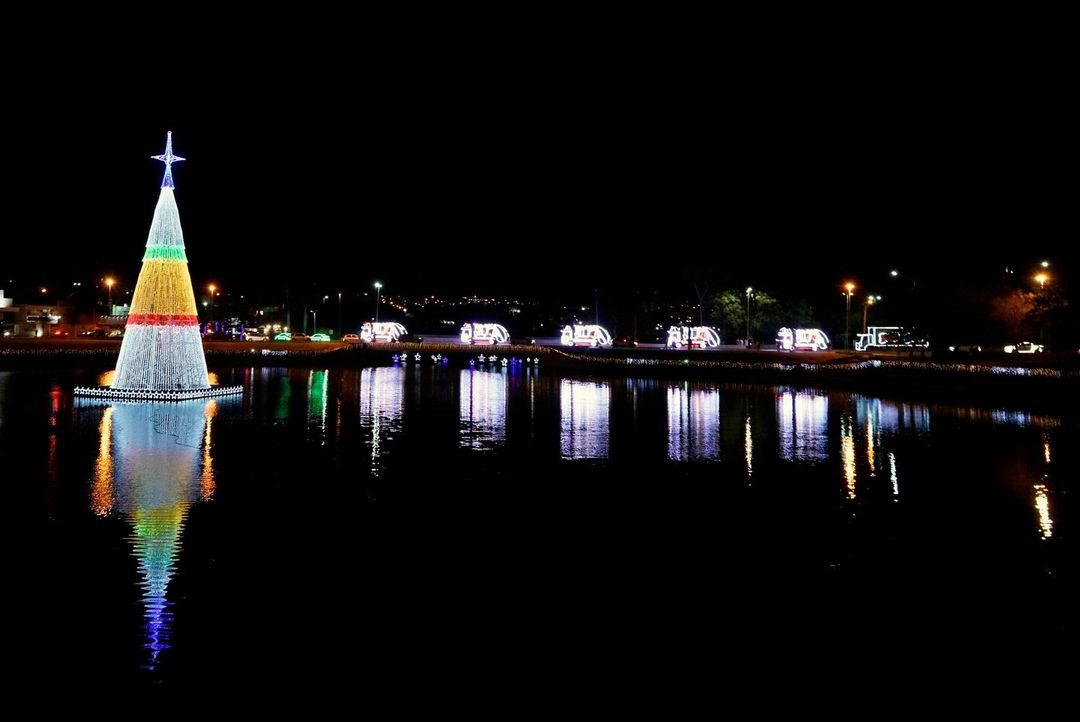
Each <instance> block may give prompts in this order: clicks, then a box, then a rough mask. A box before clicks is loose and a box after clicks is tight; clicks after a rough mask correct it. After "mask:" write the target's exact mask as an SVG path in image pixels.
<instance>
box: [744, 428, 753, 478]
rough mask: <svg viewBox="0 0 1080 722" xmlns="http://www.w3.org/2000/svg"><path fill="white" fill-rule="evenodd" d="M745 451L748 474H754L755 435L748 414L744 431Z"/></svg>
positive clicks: (749, 475) (750, 475)
mask: <svg viewBox="0 0 1080 722" xmlns="http://www.w3.org/2000/svg"><path fill="white" fill-rule="evenodd" d="M743 451H744V452H745V455H746V476H747V477H748V478H749V477H752V476H753V475H754V436H753V434H752V432H751V428H750V415H749V414H747V416H746V425H745V429H744V431H743Z"/></svg>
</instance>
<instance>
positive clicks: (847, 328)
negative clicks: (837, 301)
mask: <svg viewBox="0 0 1080 722" xmlns="http://www.w3.org/2000/svg"><path fill="white" fill-rule="evenodd" d="M844 288H846V289H847V293H845V294H844V295H845V296H846V297H847V299H846V304H847V310H846V312H845V314H844V348H846V349H847V350H849V351H850V350H851V292H852V291H854V290H855V284H854V283H846V284H844Z"/></svg>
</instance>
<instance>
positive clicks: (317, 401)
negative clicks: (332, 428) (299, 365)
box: [308, 369, 328, 443]
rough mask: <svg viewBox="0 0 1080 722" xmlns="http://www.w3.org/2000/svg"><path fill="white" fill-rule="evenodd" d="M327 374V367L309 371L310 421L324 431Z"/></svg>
mask: <svg viewBox="0 0 1080 722" xmlns="http://www.w3.org/2000/svg"><path fill="white" fill-rule="evenodd" d="M327 374H328V372H327V371H326V370H325V369H324V370H321V371H309V372H308V421H309V422H313V423H314V424H315V425H317V426H318V427H319V430H320V431H323V432H325V431H326V401H327V392H326V377H327ZM324 443H325V442H324Z"/></svg>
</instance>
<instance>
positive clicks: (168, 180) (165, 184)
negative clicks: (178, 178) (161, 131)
mask: <svg viewBox="0 0 1080 722" xmlns="http://www.w3.org/2000/svg"><path fill="white" fill-rule="evenodd" d="M150 157H151V158H153V159H154V160H160V161H161V162H162V163H164V164H165V177H164V178H162V179H161V187H162V188H175V187H176V186H174V185H173V179H172V164H173V163H179V162H180V161H182V160H185V159H184V158H181V157H180V156H178V155H173V152H172V131H171V130H170V131H169V132H168V135H166V137H165V153H164V154H163V155H152V156H150Z"/></svg>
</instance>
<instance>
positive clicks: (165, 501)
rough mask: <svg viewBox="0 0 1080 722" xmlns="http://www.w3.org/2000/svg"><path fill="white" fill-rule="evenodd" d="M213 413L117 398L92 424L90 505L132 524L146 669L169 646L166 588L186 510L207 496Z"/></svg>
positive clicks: (201, 405)
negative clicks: (94, 440)
mask: <svg viewBox="0 0 1080 722" xmlns="http://www.w3.org/2000/svg"><path fill="white" fill-rule="evenodd" d="M80 405H83V404H80ZM85 406H86V407H93V406H94V403H93V402H89V401H88V402H85ZM217 412H218V402H215V401H188V402H177V403H169V404H127V403H118V404H114V405H111V406H107V407H106V408H104V409H103V410H102V417H101V422H100V424H99V425H98V431H99V434H100V439H99V442H98V458H97V460H96V462H95V464H94V472H93V478H92V482H91V489H90V507H91V510H92V511H93V512H94V513H95V514H98V515H99V516H104V515H106V514H109V513H117V514H121V515H123V516H124V517H125V518H126V519H127V520H128V521H129V522H130V523H131V525H132V534H131V536H130V537H128V539H129V541H130V542H131V545H132V553H133V555H134V556H135V558H136V560H137V563H138V570H139V575H140V577H141V581H140V583H139V587H140V588H141V589H142V602H143V608H144V619H145V643H144V646H145V648H146V649H147V650H148V651H149V660H148V662H147V665H146V666H147V667H149V668H150V669H153V668H154V667H155V666H156V665H157V662H158V658H159V656H160V654H161V653H162V652H163V651H164V650H166V649H168V648H169V639H170V636H171V622H172V613H171V609H170V607H171V603H170V602H169V601H168V597H167V592H168V586H169V581H170V580H171V579H172V577H173V575H174V574H175V571H176V558H177V555H178V554H179V552H180V536H181V534H182V533H183V528H184V521H185V519H186V517H187V512H188V509H189V508H190V507H191V505H192V504H193V503H195V501H196V500H198V499H208V498H209V497H210V496H212V495H213V490H214V473H213V456H212V453H211V450H212V444H211V441H210V434H211V424H212V420H213V418H214V417H215V416H216V415H217Z"/></svg>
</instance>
